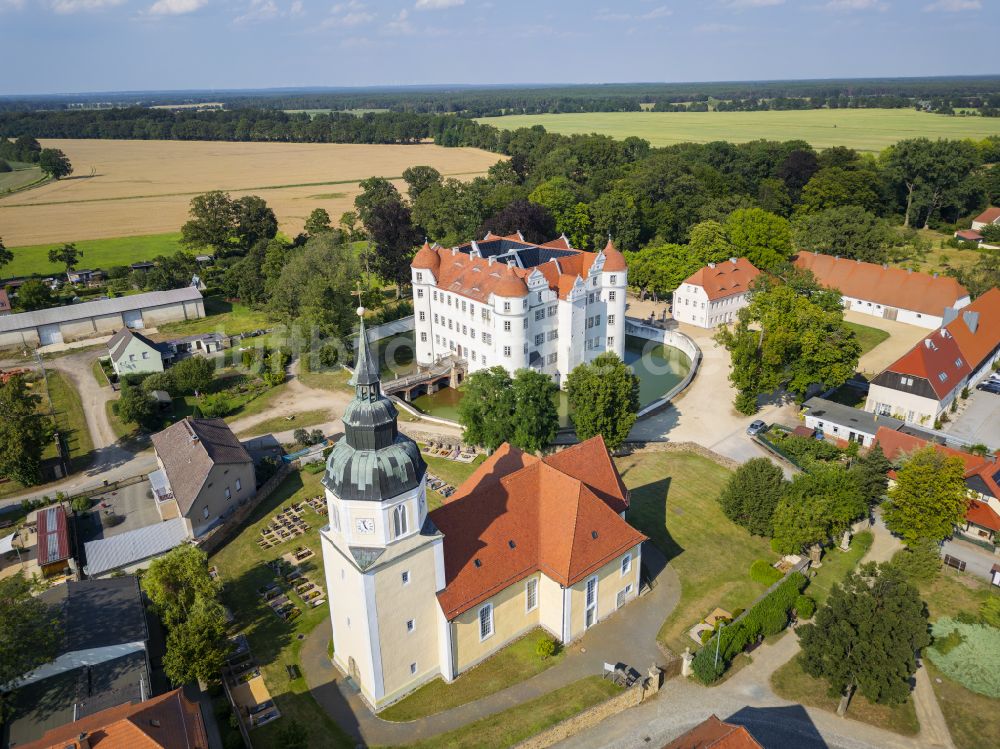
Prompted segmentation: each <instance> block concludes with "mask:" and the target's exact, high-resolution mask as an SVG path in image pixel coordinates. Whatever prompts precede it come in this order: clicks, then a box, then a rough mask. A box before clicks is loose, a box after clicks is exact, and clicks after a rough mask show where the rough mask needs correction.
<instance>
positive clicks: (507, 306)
mask: <svg viewBox="0 0 1000 749" xmlns="http://www.w3.org/2000/svg"><path fill="white" fill-rule="evenodd" d="M503 311H504V312H510V302H504V303H503Z"/></svg>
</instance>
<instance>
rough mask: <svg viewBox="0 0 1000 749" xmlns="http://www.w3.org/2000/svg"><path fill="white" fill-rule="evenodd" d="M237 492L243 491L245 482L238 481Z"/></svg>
mask: <svg viewBox="0 0 1000 749" xmlns="http://www.w3.org/2000/svg"><path fill="white" fill-rule="evenodd" d="M236 491H238V492H241V491H243V482H242V481H240V480H239V479H236Z"/></svg>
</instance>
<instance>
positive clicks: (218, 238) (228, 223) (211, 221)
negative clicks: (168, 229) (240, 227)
mask: <svg viewBox="0 0 1000 749" xmlns="http://www.w3.org/2000/svg"><path fill="white" fill-rule="evenodd" d="M189 214H190V216H191V218H190V219H189V220H188V221H187V222H186V223H185V224H184V225H183V226H182V227H181V244H183V245H185V246H187V247H191V248H195V249H201V248H209V249H211V250H212V251H214V252H215V253H217V254H219V255H220V256H223V255H225V254H226V253H227V252H228V251H230V249H231V244H230V240H231V239H232V236H233V227H234V225H235V223H236V208H235V206H234V205H233V200H232V199H231V198H230V197H229V193H227V192H222V191H221V190H213V191H211V192H206V193H203V194H202V195H196V196H195V197H193V198H191V207H190V209H189Z"/></svg>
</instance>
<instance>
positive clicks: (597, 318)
mask: <svg viewBox="0 0 1000 749" xmlns="http://www.w3.org/2000/svg"><path fill="white" fill-rule="evenodd" d="M600 324H601V316H600V315H594V327H595V328H596V327H597V326H598V325H600Z"/></svg>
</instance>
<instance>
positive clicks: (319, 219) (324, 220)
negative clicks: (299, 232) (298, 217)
mask: <svg viewBox="0 0 1000 749" xmlns="http://www.w3.org/2000/svg"><path fill="white" fill-rule="evenodd" d="M303 231H305V233H306V234H308V235H309V236H310V237H313V236H316V235H317V234H322V233H323V232H327V231H333V225H332V224H331V223H330V213H329V212H328V211H327V210H326V208H313V210H312V212H311V213H310V214H309V215H308V216H307V217H306V223H305V226H304V227H303Z"/></svg>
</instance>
